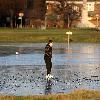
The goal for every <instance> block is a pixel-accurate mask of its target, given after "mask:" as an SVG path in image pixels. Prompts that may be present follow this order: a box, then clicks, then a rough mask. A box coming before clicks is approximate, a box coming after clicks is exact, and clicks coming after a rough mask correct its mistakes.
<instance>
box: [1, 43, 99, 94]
mask: <svg viewBox="0 0 100 100" xmlns="http://www.w3.org/2000/svg"><path fill="white" fill-rule="evenodd" d="M45 45H46V44H45V43H35V44H34V43H33V44H27V43H26V44H0V94H4V95H35V94H56V93H68V92H70V91H73V90H75V89H100V44H89V43H75V44H74V43H73V44H70V49H69V50H68V49H67V44H65V43H54V45H53V58H52V63H53V68H52V74H53V75H54V78H53V79H52V81H51V82H49V83H48V82H46V79H45V75H46V69H45V63H44V59H43V55H44V47H45ZM16 52H18V53H19V54H18V55H16Z"/></svg>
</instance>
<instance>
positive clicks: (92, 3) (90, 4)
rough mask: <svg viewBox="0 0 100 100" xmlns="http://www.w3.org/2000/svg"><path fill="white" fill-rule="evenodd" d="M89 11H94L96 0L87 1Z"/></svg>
mask: <svg viewBox="0 0 100 100" xmlns="http://www.w3.org/2000/svg"><path fill="white" fill-rule="evenodd" d="M87 7H88V11H94V2H88V3H87Z"/></svg>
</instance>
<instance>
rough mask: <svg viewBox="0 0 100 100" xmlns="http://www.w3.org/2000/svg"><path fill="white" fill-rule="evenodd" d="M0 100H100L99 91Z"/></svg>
mask: <svg viewBox="0 0 100 100" xmlns="http://www.w3.org/2000/svg"><path fill="white" fill-rule="evenodd" d="M0 100H100V91H88V90H80V91H75V92H73V93H70V94H58V95H48V96H46V95H45V96H0Z"/></svg>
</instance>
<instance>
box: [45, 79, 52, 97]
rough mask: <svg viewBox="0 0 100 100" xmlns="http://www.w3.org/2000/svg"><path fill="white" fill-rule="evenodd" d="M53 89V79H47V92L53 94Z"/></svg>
mask: <svg viewBox="0 0 100 100" xmlns="http://www.w3.org/2000/svg"><path fill="white" fill-rule="evenodd" d="M51 90H52V81H51V80H47V82H46V87H45V94H46V95H48V94H51Z"/></svg>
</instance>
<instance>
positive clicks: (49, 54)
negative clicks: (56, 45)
mask: <svg viewBox="0 0 100 100" xmlns="http://www.w3.org/2000/svg"><path fill="white" fill-rule="evenodd" d="M46 58H52V47H51V46H50V45H49V44H47V45H46V47H45V54H44V60H45V59H46Z"/></svg>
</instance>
